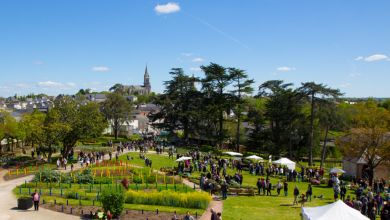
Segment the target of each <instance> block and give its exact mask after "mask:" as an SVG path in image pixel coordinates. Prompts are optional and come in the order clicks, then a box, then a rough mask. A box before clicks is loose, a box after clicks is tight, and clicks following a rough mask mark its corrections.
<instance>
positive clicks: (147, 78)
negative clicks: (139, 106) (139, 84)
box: [144, 65, 152, 94]
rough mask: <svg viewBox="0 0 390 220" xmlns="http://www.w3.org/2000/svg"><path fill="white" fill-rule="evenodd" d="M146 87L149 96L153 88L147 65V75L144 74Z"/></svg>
mask: <svg viewBox="0 0 390 220" xmlns="http://www.w3.org/2000/svg"><path fill="white" fill-rule="evenodd" d="M144 87H145V89H146V92H147V94H149V93H150V92H151V90H152V86H151V85H150V77H149V72H148V66H147V65H146V67H145V74H144Z"/></svg>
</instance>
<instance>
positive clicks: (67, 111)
mask: <svg viewBox="0 0 390 220" xmlns="http://www.w3.org/2000/svg"><path fill="white" fill-rule="evenodd" d="M53 110H55V111H56V112H58V114H59V115H60V123H61V124H63V125H64V126H67V127H68V129H67V130H64V131H63V136H62V138H61V142H62V145H63V147H64V150H63V152H62V153H63V156H67V154H68V153H69V152H70V151H71V150H72V149H73V147H74V146H75V145H76V143H77V141H78V140H80V139H82V138H88V137H98V136H100V135H101V134H102V132H103V130H104V129H105V128H106V127H107V122H106V120H105V118H104V116H103V114H102V113H101V112H100V107H99V105H98V104H97V103H93V102H90V103H88V104H86V105H80V104H79V103H78V102H77V101H76V100H74V99H72V98H70V97H66V96H64V97H60V98H58V99H57V100H56V103H55V107H54V109H53Z"/></svg>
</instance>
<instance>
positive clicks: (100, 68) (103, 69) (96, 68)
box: [91, 66, 110, 72]
mask: <svg viewBox="0 0 390 220" xmlns="http://www.w3.org/2000/svg"><path fill="white" fill-rule="evenodd" d="M91 70H92V71H94V72H107V71H110V68H109V67H107V66H94V67H92V68H91Z"/></svg>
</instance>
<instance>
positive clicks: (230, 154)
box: [224, 151, 242, 157]
mask: <svg viewBox="0 0 390 220" xmlns="http://www.w3.org/2000/svg"><path fill="white" fill-rule="evenodd" d="M224 154H227V155H229V156H232V157H242V154H241V153H237V152H231V151H228V152H224Z"/></svg>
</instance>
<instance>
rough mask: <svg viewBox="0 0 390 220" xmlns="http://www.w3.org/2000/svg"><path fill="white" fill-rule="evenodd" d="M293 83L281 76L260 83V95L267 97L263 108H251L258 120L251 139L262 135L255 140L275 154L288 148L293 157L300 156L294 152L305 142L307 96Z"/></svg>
mask: <svg viewBox="0 0 390 220" xmlns="http://www.w3.org/2000/svg"><path fill="white" fill-rule="evenodd" d="M291 86H292V84H290V83H284V82H283V81H281V80H272V81H267V82H265V83H263V84H262V85H260V87H259V94H258V96H259V97H261V98H263V99H265V98H266V102H265V104H264V110H263V109H256V108H252V109H251V111H250V112H249V115H248V117H250V118H252V121H253V122H254V123H255V130H254V132H256V133H254V134H252V140H254V139H255V138H261V139H259V140H257V141H255V143H258V144H259V146H260V147H262V149H263V150H265V151H266V152H268V153H271V154H273V155H275V154H276V155H279V154H284V153H285V152H288V153H289V156H290V157H293V156H295V157H297V156H298V155H293V152H295V153H296V154H297V153H299V151H300V147H302V146H305V141H306V140H305V139H304V137H305V136H306V135H305V134H306V132H307V129H306V126H305V124H306V123H305V120H306V118H305V114H304V113H303V106H304V100H303V96H302V94H301V93H300V92H299V91H298V90H296V89H292V88H291ZM258 114H263V115H262V116H260V115H258ZM265 123H267V124H265ZM264 140H268V142H266V141H264Z"/></svg>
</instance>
